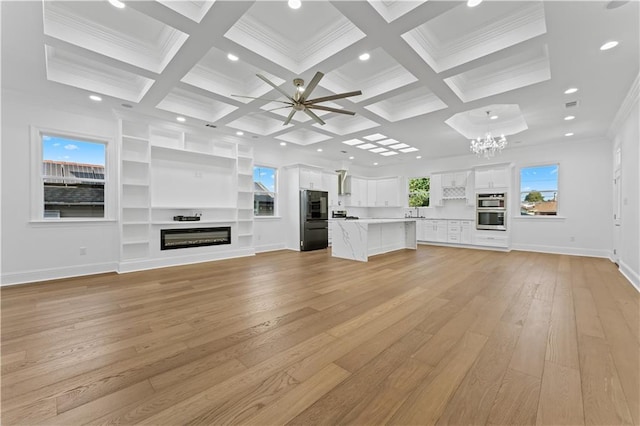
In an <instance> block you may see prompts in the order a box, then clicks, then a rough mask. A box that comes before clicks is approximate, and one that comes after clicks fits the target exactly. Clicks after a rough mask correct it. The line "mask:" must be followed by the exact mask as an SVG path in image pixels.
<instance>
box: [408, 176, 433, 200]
mask: <svg viewBox="0 0 640 426" xmlns="http://www.w3.org/2000/svg"><path fill="white" fill-rule="evenodd" d="M408 182H409V207H428V206H429V193H430V186H431V178H429V177H419V178H409V180H408Z"/></svg>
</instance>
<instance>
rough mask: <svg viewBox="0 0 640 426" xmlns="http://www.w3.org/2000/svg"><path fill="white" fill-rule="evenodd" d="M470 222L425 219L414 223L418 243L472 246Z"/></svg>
mask: <svg viewBox="0 0 640 426" xmlns="http://www.w3.org/2000/svg"><path fill="white" fill-rule="evenodd" d="M472 225H473V223H472V221H471V220H446V219H426V220H420V221H417V223H416V226H417V228H416V230H417V232H416V234H417V239H418V241H429V242H435V243H451V244H473V238H472Z"/></svg>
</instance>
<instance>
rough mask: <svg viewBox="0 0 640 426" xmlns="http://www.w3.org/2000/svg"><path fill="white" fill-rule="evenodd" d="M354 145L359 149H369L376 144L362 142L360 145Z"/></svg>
mask: <svg viewBox="0 0 640 426" xmlns="http://www.w3.org/2000/svg"><path fill="white" fill-rule="evenodd" d="M356 147H357V148H360V149H371V148H375V147H376V146H375V145H374V144H372V143H363V144H362V145H356Z"/></svg>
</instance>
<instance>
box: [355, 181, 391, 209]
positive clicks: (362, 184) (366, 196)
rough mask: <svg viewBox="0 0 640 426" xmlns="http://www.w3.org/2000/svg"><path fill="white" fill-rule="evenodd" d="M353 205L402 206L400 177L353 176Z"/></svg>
mask: <svg viewBox="0 0 640 426" xmlns="http://www.w3.org/2000/svg"><path fill="white" fill-rule="evenodd" d="M349 179H351V195H350V196H349V201H348V204H347V205H349V206H352V207H400V206H401V203H402V201H401V198H400V193H401V187H400V178H398V177H392V178H384V179H364V178H359V177H355V176H351V177H350V178H349Z"/></svg>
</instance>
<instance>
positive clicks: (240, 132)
mask: <svg viewBox="0 0 640 426" xmlns="http://www.w3.org/2000/svg"><path fill="white" fill-rule="evenodd" d="M236 135H238V136H242V135H244V132H243V131H242V130H238V131H237V132H236Z"/></svg>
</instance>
